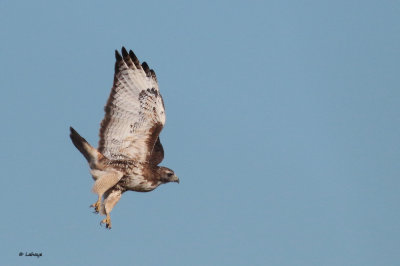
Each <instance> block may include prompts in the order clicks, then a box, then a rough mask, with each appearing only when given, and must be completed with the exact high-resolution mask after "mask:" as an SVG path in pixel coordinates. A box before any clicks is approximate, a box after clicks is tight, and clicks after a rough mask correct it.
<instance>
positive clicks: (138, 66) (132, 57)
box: [129, 50, 141, 69]
mask: <svg viewBox="0 0 400 266" xmlns="http://www.w3.org/2000/svg"><path fill="white" fill-rule="evenodd" d="M129 56H130V57H131V59H132V61H133V63H134V64H135V66H136V67H137V68H138V69H140V68H141V66H140V61H139V59H138V58H137V57H136V55H135V53H134V52H133V51H132V50H129Z"/></svg>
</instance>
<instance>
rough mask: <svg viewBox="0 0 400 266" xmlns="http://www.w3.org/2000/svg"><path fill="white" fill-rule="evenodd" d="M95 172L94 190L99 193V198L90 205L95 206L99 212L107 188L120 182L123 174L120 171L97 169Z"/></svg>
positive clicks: (95, 209)
mask: <svg viewBox="0 0 400 266" xmlns="http://www.w3.org/2000/svg"><path fill="white" fill-rule="evenodd" d="M95 173H96V176H95V179H96V182H94V185H93V188H92V191H93V192H94V193H96V194H97V195H98V199H97V201H96V202H95V203H93V204H92V205H90V207H93V208H94V211H95V212H96V213H98V212H99V211H100V206H101V197H102V196H103V194H104V193H105V192H106V191H107V190H109V189H110V188H112V187H113V186H115V185H116V184H117V183H118V181H119V180H120V179H121V177H122V176H123V174H122V173H121V172H119V171H97V172H95ZM92 174H93V172H92Z"/></svg>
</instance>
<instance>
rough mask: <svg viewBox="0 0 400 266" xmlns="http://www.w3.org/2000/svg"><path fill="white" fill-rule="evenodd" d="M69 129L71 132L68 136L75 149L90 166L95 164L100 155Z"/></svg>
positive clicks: (74, 131) (73, 130)
mask: <svg viewBox="0 0 400 266" xmlns="http://www.w3.org/2000/svg"><path fill="white" fill-rule="evenodd" d="M69 129H70V131H71V133H70V135H69V136H70V138H71V140H72V143H73V144H74V145H75V147H76V148H77V149H78V150H79V151H80V152H81V153H82V154H83V156H85V158H86V160H87V161H88V163H89V164H90V165H93V164H96V163H97V161H98V159H99V158H100V157H101V156H102V155H101V153H100V152H98V151H97V149H95V148H93V147H92V146H91V145H90V144H89V143H88V142H87V141H86V140H85V139H84V138H82V137H81V136H80V135H79V134H78V132H76V130H75V129H73V128H72V127H70V128H69Z"/></svg>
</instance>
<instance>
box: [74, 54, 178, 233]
mask: <svg viewBox="0 0 400 266" xmlns="http://www.w3.org/2000/svg"><path fill="white" fill-rule="evenodd" d="M115 57H116V62H115V74H114V84H113V87H112V89H111V93H110V96H109V98H108V101H107V104H106V106H105V108H104V109H105V112H106V114H105V116H104V119H103V121H102V122H101V127H100V141H99V147H98V149H95V148H94V147H92V146H91V145H90V144H89V143H88V142H87V141H86V140H85V139H84V138H82V137H81V136H80V135H79V134H78V133H77V132H76V131H75V130H74V129H73V128H72V127H71V128H70V130H71V134H70V137H71V140H72V142H73V144H74V145H75V147H76V148H77V149H78V150H79V151H80V152H81V153H82V154H83V156H85V158H86V160H87V161H88V163H89V167H90V173H91V175H92V177H93V179H94V181H95V183H94V185H93V189H92V191H93V192H94V193H96V194H97V195H98V200H97V202H96V203H94V204H92V205H91V207H93V208H94V210H95V212H96V213H99V212H100V213H101V214H103V215H106V218H105V219H104V220H102V221H101V223H105V224H106V227H107V228H111V219H110V212H111V210H112V209H113V207H114V206H115V204H117V202H118V201H119V199H120V198H121V195H122V194H123V193H124V192H125V191H128V190H132V191H139V192H148V191H152V190H153V189H155V188H156V187H158V186H159V185H161V184H165V183H168V182H177V183H179V179H178V177H177V176H176V175H175V173H174V171H172V170H171V169H169V168H166V167H163V166H158V164H159V163H161V161H162V160H163V158H164V149H163V146H162V145H161V142H160V137H159V135H160V132H161V130H162V129H163V126H164V124H165V109H164V101H163V99H162V97H161V94H160V91H159V88H158V82H157V78H156V74H155V73H154V71H153V69H149V66H148V65H147V64H146V62H143V63H142V64H140V62H139V60H138V59H137V57H136V56H135V54H134V53H133V52H132V51H129V53H128V52H127V51H126V49H125V48H124V47H122V56H121V55H120V54H119V53H118V51H115ZM102 198H103V200H102Z"/></svg>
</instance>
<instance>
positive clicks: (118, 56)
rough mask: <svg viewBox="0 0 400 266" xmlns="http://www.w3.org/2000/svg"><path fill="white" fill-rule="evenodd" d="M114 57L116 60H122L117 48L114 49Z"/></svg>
mask: <svg viewBox="0 0 400 266" xmlns="http://www.w3.org/2000/svg"><path fill="white" fill-rule="evenodd" d="M115 59H116V60H117V61H121V60H122V57H121V55H120V54H119V52H118V50H115Z"/></svg>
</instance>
